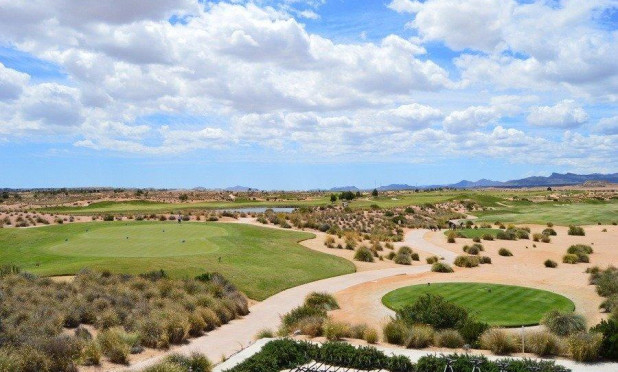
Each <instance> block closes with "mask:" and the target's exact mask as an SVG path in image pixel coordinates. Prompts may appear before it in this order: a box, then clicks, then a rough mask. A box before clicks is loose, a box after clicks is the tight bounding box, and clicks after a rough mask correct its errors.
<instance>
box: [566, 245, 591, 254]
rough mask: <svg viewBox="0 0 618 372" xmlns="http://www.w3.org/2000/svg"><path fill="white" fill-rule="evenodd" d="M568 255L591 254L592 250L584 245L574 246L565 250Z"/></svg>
mask: <svg viewBox="0 0 618 372" xmlns="http://www.w3.org/2000/svg"><path fill="white" fill-rule="evenodd" d="M567 253H570V254H582V253H583V254H592V253H594V250H593V249H592V247H591V246H589V245H585V244H574V245H572V246H570V247H569V248H568V249H567Z"/></svg>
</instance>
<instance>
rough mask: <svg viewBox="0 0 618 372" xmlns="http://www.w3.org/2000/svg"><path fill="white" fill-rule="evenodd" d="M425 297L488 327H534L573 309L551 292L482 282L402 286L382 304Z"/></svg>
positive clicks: (391, 305) (399, 304)
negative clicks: (553, 314)
mask: <svg viewBox="0 0 618 372" xmlns="http://www.w3.org/2000/svg"><path fill="white" fill-rule="evenodd" d="M427 294H431V295H439V296H442V297H443V298H445V299H446V300H448V301H450V302H453V303H455V304H457V305H460V306H462V307H463V308H465V309H466V310H467V311H468V312H470V313H472V314H474V315H475V317H476V318H477V319H478V320H480V321H483V322H486V323H488V324H490V325H492V326H507V327H514V326H521V325H535V324H539V322H540V320H541V318H542V317H543V315H544V314H545V313H547V312H548V311H551V310H560V311H573V309H574V308H575V305H574V304H573V302H572V301H571V300H569V299H568V298H566V297H564V296H560V295H558V294H555V293H552V292H548V291H542V290H538V289H533V288H525V287H518V286H510V285H500V284H485V283H432V284H431V285H429V286H428V285H414V286H409V287H403V288H399V289H397V290H394V291H392V292H389V293H388V294H386V295H385V296H384V297H383V298H382V302H383V303H384V305H386V306H387V307H389V308H391V309H393V310H398V309H402V308H404V307H405V306H406V305H410V304H413V303H414V302H416V301H417V300H418V299H419V298H421V297H423V296H425V295H427Z"/></svg>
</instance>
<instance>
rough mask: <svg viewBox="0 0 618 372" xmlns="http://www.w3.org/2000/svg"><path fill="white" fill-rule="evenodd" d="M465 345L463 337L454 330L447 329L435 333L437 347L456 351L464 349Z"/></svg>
mask: <svg viewBox="0 0 618 372" xmlns="http://www.w3.org/2000/svg"><path fill="white" fill-rule="evenodd" d="M465 343H466V342H465V340H464V339H463V337H461V335H460V334H459V332H458V331H456V330H454V329H445V330H442V331H438V332H436V333H435V337H434V344H435V345H436V346H440V347H448V348H451V349H456V348H460V347H462V346H463V345H464V344H465Z"/></svg>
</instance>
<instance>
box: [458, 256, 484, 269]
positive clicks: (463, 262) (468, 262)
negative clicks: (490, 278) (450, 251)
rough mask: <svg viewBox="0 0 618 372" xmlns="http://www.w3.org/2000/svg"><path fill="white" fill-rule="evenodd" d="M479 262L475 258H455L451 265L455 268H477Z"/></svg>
mask: <svg viewBox="0 0 618 372" xmlns="http://www.w3.org/2000/svg"><path fill="white" fill-rule="evenodd" d="M479 263H480V261H479V258H478V257H476V256H457V257H456V258H455V261H454V262H453V264H454V265H455V266H457V267H477V266H478V265H479Z"/></svg>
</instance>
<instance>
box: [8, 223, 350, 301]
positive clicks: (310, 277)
mask: <svg viewBox="0 0 618 372" xmlns="http://www.w3.org/2000/svg"><path fill="white" fill-rule="evenodd" d="M311 237H313V234H309V233H302V232H293V231H283V230H276V229H269V228H262V227H256V226H247V225H242V224H226V223H187V222H184V223H182V224H178V223H174V222H109V223H107V222H106V223H103V222H98V223H80V224H68V225H55V226H45V227H37V228H30V229H15V228H11V229H0V265H1V264H15V265H18V266H20V267H21V268H22V270H25V271H29V272H32V273H35V274H40V275H66V274H74V273H76V272H78V271H79V270H80V269H81V268H84V267H90V268H93V269H98V270H104V269H106V270H109V271H111V272H114V273H128V274H139V273H144V272H148V271H152V270H159V269H164V270H165V271H167V272H168V273H169V274H170V276H172V277H174V278H186V277H190V278H192V277H194V276H196V275H199V274H202V273H204V272H215V271H216V272H219V273H221V274H223V275H225V277H226V278H228V279H229V280H230V281H232V282H233V283H234V284H235V285H236V286H237V287H238V288H239V289H240V290H241V291H243V292H245V293H246V294H247V295H248V296H249V297H251V298H253V299H256V300H263V299H265V298H267V297H269V296H271V295H273V294H275V293H277V292H280V291H282V290H284V289H286V288H291V287H294V286H297V285H300V284H303V283H308V282H312V281H315V280H318V279H323V278H328V277H332V276H336V275H342V274H347V273H351V272H354V270H355V269H354V265H353V264H352V263H351V262H349V261H347V260H345V259H342V258H339V257H335V256H331V255H328V254H324V253H320V252H316V251H312V250H310V249H308V248H306V247H303V246H301V245H300V244H298V242H299V241H301V240H305V239H309V238H311ZM219 257H220V258H221V262H219Z"/></svg>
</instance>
